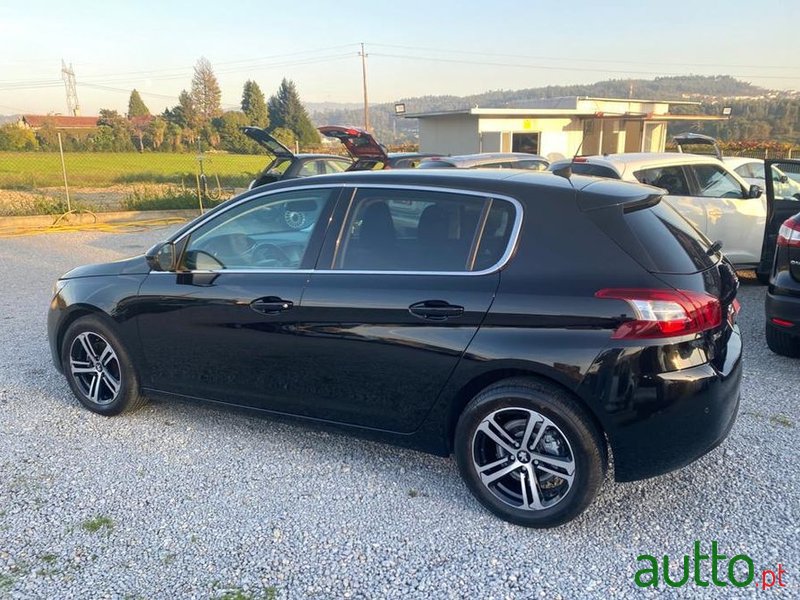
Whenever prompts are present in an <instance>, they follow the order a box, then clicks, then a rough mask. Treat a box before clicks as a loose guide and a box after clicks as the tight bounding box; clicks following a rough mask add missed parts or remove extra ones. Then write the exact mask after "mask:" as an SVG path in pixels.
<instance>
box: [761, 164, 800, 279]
mask: <svg viewBox="0 0 800 600" xmlns="http://www.w3.org/2000/svg"><path fill="white" fill-rule="evenodd" d="M764 163H765V172H767V173H770V174H771V176H770V177H767V178H766V181H765V182H764V183H765V187H766V191H765V196H766V198H767V225H766V227H765V231H764V246H763V252H762V256H761V264H760V265H759V269H758V270H759V271H760V272H762V273H768V272H769V271H771V270H772V262H773V259H774V257H775V244H776V242H777V239H778V230H779V229H780V227H781V224H782V223H783V222H784V221H785V220H786V219H788V218H789V217H791V216H793V215H795V214H797V213H800V160H797V159H788V158H784V159H768V160H766V161H764ZM795 194H797V195H795Z"/></svg>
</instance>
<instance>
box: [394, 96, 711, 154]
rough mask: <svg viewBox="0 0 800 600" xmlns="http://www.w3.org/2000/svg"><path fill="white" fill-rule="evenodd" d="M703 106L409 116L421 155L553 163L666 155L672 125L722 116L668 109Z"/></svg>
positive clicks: (582, 102)
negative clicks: (520, 157) (504, 156)
mask: <svg viewBox="0 0 800 600" xmlns="http://www.w3.org/2000/svg"><path fill="white" fill-rule="evenodd" d="M699 104H700V103H699V102H686V101H668V100H638V99H631V98H591V97H581V96H568V97H562V98H544V99H542V100H537V101H534V102H532V103H531V105H530V106H529V107H526V108H479V107H477V106H476V107H474V108H468V109H463V110H453V111H438V112H437V111H434V112H427V113H411V114H407V115H405V116H406V118H413V119H419V139H420V152H433V153H441V154H472V153H475V152H530V153H532V154H541V155H542V156H545V157H546V158H548V159H549V160H551V161H553V160H559V159H562V158H566V157H571V156H573V155H575V154H584V155H590V154H614V153H618V152H663V151H664V148H665V145H666V142H667V124H668V123H669V122H671V121H716V120H723V119H727V117H723V116H715V115H698V114H691V115H689V114H672V113H670V112H669V109H670V105H686V106H699Z"/></svg>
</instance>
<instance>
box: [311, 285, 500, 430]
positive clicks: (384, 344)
mask: <svg viewBox="0 0 800 600" xmlns="http://www.w3.org/2000/svg"><path fill="white" fill-rule="evenodd" d="M499 281H500V276H499V274H498V273H492V274H489V275H480V276H469V275H449V276H444V275H400V274H371V273H341V272H337V271H317V272H315V273H314V274H313V275H312V276H311V280H310V282H309V284H308V287H307V289H306V291H305V294H304V296H303V307H304V309H305V310H306V311H307V313H308V314H310V315H312V317H311V318H310V320H309V321H308V322H307V323H306V325H305V329H304V332H303V334H304V335H307V336H312V337H313V338H314V340H315V342H314V343H315V349H314V353H313V357H309V358H307V364H308V369H307V379H306V381H307V384H308V386H309V387H310V388H311V389H313V390H315V396H314V399H313V405H307V406H304V407H303V410H304V411H306V412H307V413H308V414H313V416H317V417H320V418H325V419H330V420H334V421H340V422H347V423H352V424H355V425H361V426H365V427H375V428H380V429H387V430H391V431H400V432H410V431H413V430H415V429H416V428H417V427H418V426H419V425H420V423H421V422H422V420H423V419H424V418H425V415H426V414H427V413H428V411H429V409H430V407H431V406H432V405H433V403H434V401H435V400H436V397H437V396H438V394H439V392H440V390H441V389H442V387H444V384H445V383H446V381H447V379H448V378H449V376H450V373H451V372H452V371H453V369H454V368H455V366H456V365H457V364H458V360H459V358H460V356H461V354H462V353H463V352H464V350H465V349H466V348H467V346H468V345H469V342H470V340H471V339H472V337H473V336H474V335H475V333H476V332H477V330H478V326H479V325H480V323H481V321H482V319H483V317H484V315H485V314H486V312H487V311H488V310H489V306H490V305H491V302H492V299H493V297H494V293H495V290H496V289H497V285H498V283H499ZM430 300H439V301H444V302H447V303H448V304H449V305H451V307H450V308H453V309H454V310H445V311H444V312H452V313H460V314H457V315H454V316H443V317H442V318H437V316H436V315H435V314H434V315H433V316H432V317H431V318H425V317H424V316H416V315H415V314H412V310H415V312H419V309H418V308H417V309H412V308H410V307H412V306H413V305H415V304H418V303H421V302H425V301H430ZM456 307H461V308H463V311H459V310H458V309H457V308H456ZM433 308H437V307H436V306H435V305H434V306H433ZM433 312H434V313H435V312H436V311H435V310H434V311H433ZM314 411H320V412H314Z"/></svg>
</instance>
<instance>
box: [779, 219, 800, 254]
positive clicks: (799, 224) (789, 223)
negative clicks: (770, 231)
mask: <svg viewBox="0 0 800 600" xmlns="http://www.w3.org/2000/svg"><path fill="white" fill-rule="evenodd" d="M778 246H791V247H793V248H800V215H795V216H794V217H792V218H791V219H787V220H786V221H784V222H783V225H781V228H780V229H779V230H778Z"/></svg>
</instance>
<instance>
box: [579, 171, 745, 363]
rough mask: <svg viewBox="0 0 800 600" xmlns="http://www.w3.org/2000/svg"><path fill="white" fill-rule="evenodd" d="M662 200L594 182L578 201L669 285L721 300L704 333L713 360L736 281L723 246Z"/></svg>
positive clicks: (643, 190)
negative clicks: (714, 322) (714, 319)
mask: <svg viewBox="0 0 800 600" xmlns="http://www.w3.org/2000/svg"><path fill="white" fill-rule="evenodd" d="M661 198H662V191H661V190H659V189H657V188H649V187H646V186H640V185H632V184H629V183H623V182H617V181H612V180H605V181H603V180H598V181H597V182H595V183H591V184H589V185H587V186H586V187H584V188H583V190H582V191H581V193H580V194H579V196H578V203H579V206H580V208H581V210H583V211H584V212H585V213H586V214H587V216H588V217H589V218H590V219H591V220H592V221H593V222H594V223H595V225H596V226H597V227H599V228H600V229H601V230H602V231H603V232H604V233H605V234H606V235H608V236H609V237H610V238H611V239H612V240H614V241H615V242H616V243H617V245H619V246H620V248H622V249H623V250H624V251H625V252H626V253H627V254H628V255H629V256H631V257H632V258H633V259H634V260H636V261H637V262H638V263H639V264H640V265H642V267H644V268H645V269H646V270H647V271H648V272H650V273H652V274H653V275H655V276H656V277H657V278H658V279H660V280H661V281H663V282H664V283H665V284H666V285H667V286H669V287H671V288H674V289H676V290H687V291H689V292H695V293H701V294H707V295H708V296H711V297H713V298H715V299H716V300H717V301H718V302H719V305H720V309H721V322H720V324H719V326H718V327H715V328H713V329H712V330H709V331H708V332H706V334H707V340H708V344H709V350H710V352H709V355H710V359H713V358H714V357H715V356H721V355H723V354H724V349H725V347H726V345H727V342H728V339H729V337H730V334H731V331H732V325H733V323H734V319H735V313H736V311H737V306H735V305H734V300H735V299H736V292H737V290H738V287H739V281H738V279H737V277H736V272H735V271H734V269H733V267H732V266H731V264H730V262H728V260H727V259H725V258H724V256H723V254H722V249H721V244H719V243H718V242H712V241H711V240H709V239H708V238H706V237H705V236H704V235H703V234H702V233H700V232H699V231H697V229H695V228H694V227H693V226H692V225H691V224H690V223H689V222H688V221H687V220H686V219H684V218H683V217H682V216H681V215H679V214H678V213H677V212H676V211H675V210H674V209H673V208H672V207H671V206H669V205H668V204H667V203H665V202H662V201H661Z"/></svg>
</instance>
